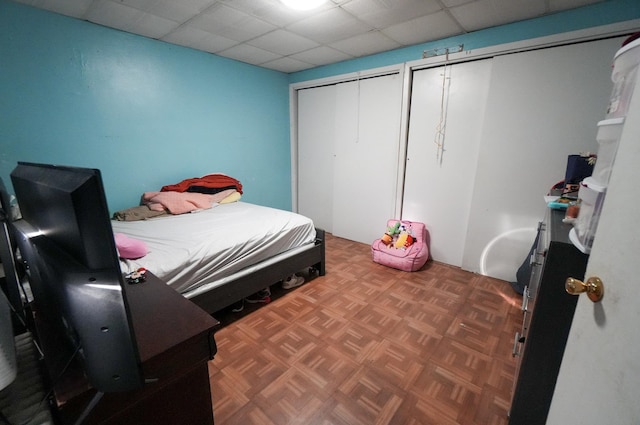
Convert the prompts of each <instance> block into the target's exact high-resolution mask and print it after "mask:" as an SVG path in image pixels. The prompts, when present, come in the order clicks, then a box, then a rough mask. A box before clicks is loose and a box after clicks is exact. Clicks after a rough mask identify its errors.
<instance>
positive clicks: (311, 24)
mask: <svg viewBox="0 0 640 425" xmlns="http://www.w3.org/2000/svg"><path fill="white" fill-rule="evenodd" d="M372 29H373V28H372V27H371V26H369V25H367V24H365V23H364V22H362V21H358V20H357V19H355V18H354V17H353V16H352V15H350V14H349V13H347V12H345V11H344V10H342V9H338V8H333V9H329V10H326V11H324V12H320V13H318V14H316V15H313V16H311V17H309V18H305V19H302V20H300V21H298V22H296V23H294V24H291V25H289V26H287V30H289V31H292V32H295V33H296V34H300V35H303V36H305V37H307V38H309V39H311V40H315V41H317V42H318V43H331V42H333V41H338V40H342V39H344V38H348V37H353V36H354V35H357V34H361V33H364V32H367V31H369V30H372Z"/></svg>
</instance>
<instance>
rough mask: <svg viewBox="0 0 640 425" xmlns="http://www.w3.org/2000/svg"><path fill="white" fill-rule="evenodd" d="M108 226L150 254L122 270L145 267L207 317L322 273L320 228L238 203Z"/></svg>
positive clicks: (292, 216)
mask: <svg viewBox="0 0 640 425" xmlns="http://www.w3.org/2000/svg"><path fill="white" fill-rule="evenodd" d="M112 227H113V232H114V234H116V235H126V237H128V238H131V239H133V240H136V241H142V242H144V244H145V245H146V247H147V249H148V253H147V254H146V255H145V256H143V257H142V258H139V259H128V260H125V259H122V260H121V267H122V270H123V272H125V273H130V272H133V271H135V270H137V269H139V268H141V267H142V268H145V269H147V270H149V271H150V272H152V273H153V274H154V275H156V276H158V277H159V278H160V279H162V280H164V281H165V282H166V283H167V284H168V285H169V286H171V287H172V288H173V289H175V290H176V291H178V292H179V293H181V294H182V295H183V296H185V297H186V298H188V299H190V300H191V301H193V302H194V303H195V304H197V305H198V306H200V307H201V308H203V309H204V310H206V311H207V312H209V313H215V312H217V311H220V310H221V309H223V308H225V307H227V306H229V305H231V304H233V303H235V302H237V301H239V300H241V299H243V298H245V297H247V296H249V295H251V294H253V293H255V292H257V291H259V290H260V289H263V288H265V287H267V286H270V285H272V284H275V283H276V282H278V281H280V280H282V279H284V278H285V277H287V276H289V275H291V274H293V273H296V272H299V271H301V270H305V269H306V268H309V269H310V270H311V272H312V273H314V274H318V275H320V276H322V275H324V274H325V246H324V231H323V230H321V229H316V228H315V227H314V225H313V222H312V220H311V219H309V218H307V217H304V216H302V215H300V214H296V213H292V212H289V211H284V210H279V209H275V208H269V207H264V206H260V205H255V204H251V203H246V202H241V201H237V202H232V203H225V204H219V205H215V206H214V207H213V208H209V209H204V210H200V211H197V212H193V213H186V214H179V215H172V214H169V215H163V216H159V217H155V218H150V219H146V220H133V221H117V220H113V221H112Z"/></svg>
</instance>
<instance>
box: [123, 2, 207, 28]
mask: <svg viewBox="0 0 640 425" xmlns="http://www.w3.org/2000/svg"><path fill="white" fill-rule="evenodd" d="M125 1H149V0H125ZM150 1H151V2H152V5H151V6H150V7H145V8H144V9H143V10H144V11H145V12H149V13H152V14H154V15H158V16H162V17H163V18H167V19H171V20H172V21H176V22H180V23H184V22H186V21H187V20H189V19H191V18H193V16H195V15H197V14H198V13H200V12H202V11H203V10H206V9H207V8H208V7H210V6H211V4H213V3H215V1H214V0H180V1H175V0H150Z"/></svg>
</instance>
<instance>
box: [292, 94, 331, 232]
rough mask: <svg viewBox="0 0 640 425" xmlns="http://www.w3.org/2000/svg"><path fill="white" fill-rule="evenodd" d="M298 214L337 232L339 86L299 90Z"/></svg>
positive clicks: (317, 225) (325, 228)
mask: <svg viewBox="0 0 640 425" xmlns="http://www.w3.org/2000/svg"><path fill="white" fill-rule="evenodd" d="M297 96H298V146H297V148H298V150H297V152H298V161H297V164H298V170H297V171H298V193H297V196H298V205H297V212H299V213H300V214H302V215H304V216H307V217H310V218H311V219H313V224H314V225H315V226H316V227H318V228H320V229H324V230H326V231H327V232H329V233H332V232H333V182H332V180H330V179H329V180H328V179H327V176H333V161H334V146H333V140H334V139H335V123H334V121H335V105H336V86H325V87H316V88H313V89H306V90H298V93H297Z"/></svg>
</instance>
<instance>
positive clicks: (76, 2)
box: [16, 0, 93, 18]
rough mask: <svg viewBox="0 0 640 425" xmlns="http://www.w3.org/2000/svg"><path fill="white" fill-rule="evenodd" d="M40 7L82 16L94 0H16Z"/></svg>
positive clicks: (68, 14)
mask: <svg viewBox="0 0 640 425" xmlns="http://www.w3.org/2000/svg"><path fill="white" fill-rule="evenodd" d="M16 1H17V2H18V3H24V4H28V5H29V6H33V7H37V8H39V9H45V10H50V11H52V12H56V13H59V14H61V15H66V16H72V17H74V18H82V17H83V16H84V14H85V13H87V10H89V7H90V6H91V3H92V2H93V0H16Z"/></svg>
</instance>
